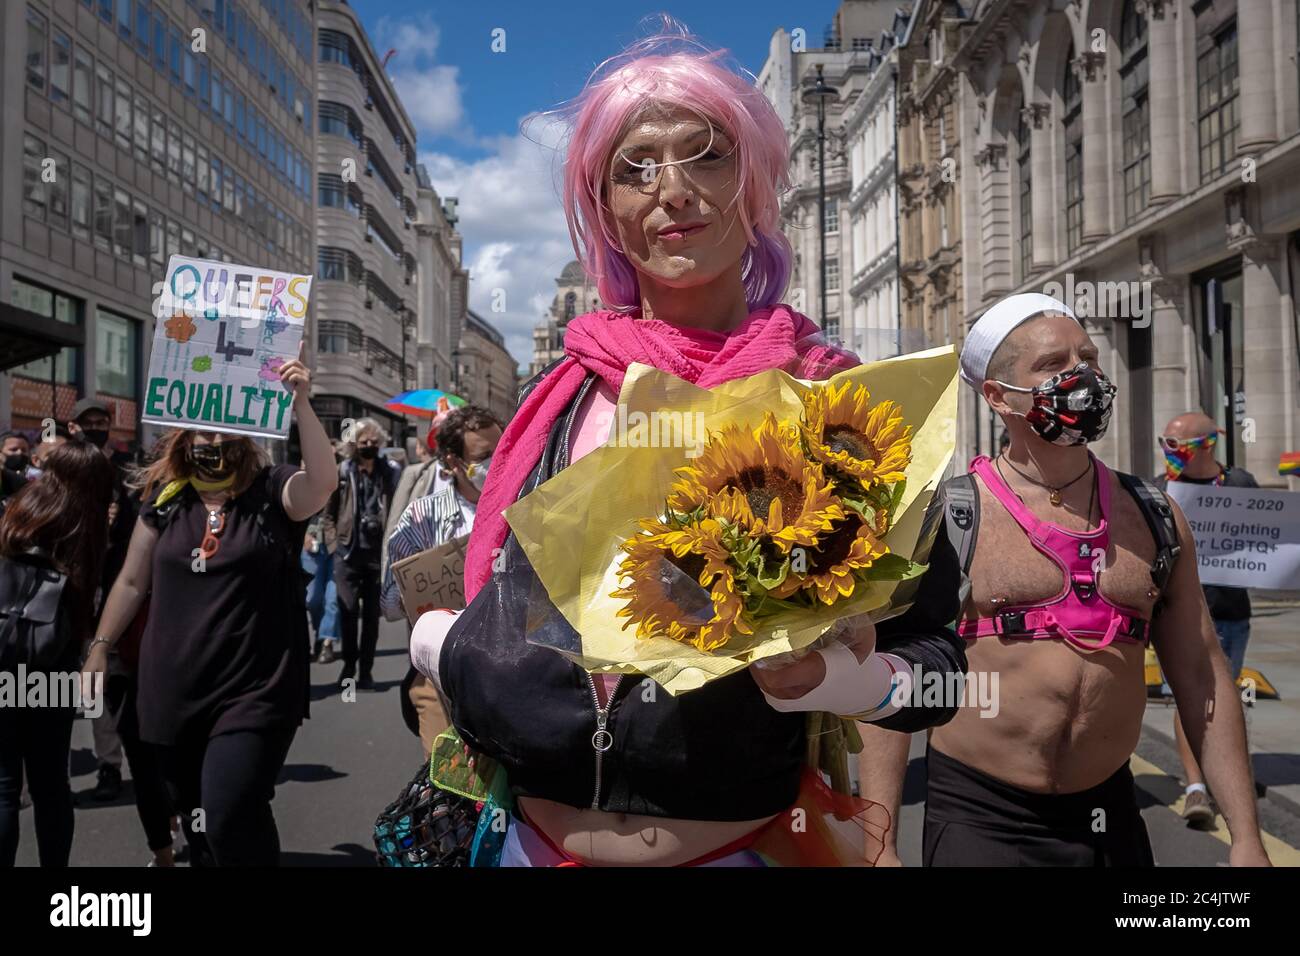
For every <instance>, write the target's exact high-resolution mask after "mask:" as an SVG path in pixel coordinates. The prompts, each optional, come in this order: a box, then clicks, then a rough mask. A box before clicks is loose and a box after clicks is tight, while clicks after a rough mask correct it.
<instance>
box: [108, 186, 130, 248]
mask: <svg viewBox="0 0 1300 956" xmlns="http://www.w3.org/2000/svg"><path fill="white" fill-rule="evenodd" d="M131 230H132V226H131V197H130V196H128V195H127V194H126V192H125V191H124V190H121V189H114V190H113V252H114V254H116V255H118V256H120V257H121V258H123V259H130V258H131V251H132V249H133V248H134V246H135V239H134V236H133V234H132V231H131Z"/></svg>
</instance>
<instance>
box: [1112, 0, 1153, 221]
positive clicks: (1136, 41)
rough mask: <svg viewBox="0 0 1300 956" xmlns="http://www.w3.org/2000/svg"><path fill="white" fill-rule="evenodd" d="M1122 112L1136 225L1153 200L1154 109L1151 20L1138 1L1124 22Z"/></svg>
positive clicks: (1129, 212) (1128, 211) (1128, 1)
mask: <svg viewBox="0 0 1300 956" xmlns="http://www.w3.org/2000/svg"><path fill="white" fill-rule="evenodd" d="M1119 45H1120V68H1119V75H1120V96H1121V102H1120V112H1121V115H1122V117H1123V119H1122V124H1123V141H1124V146H1123V149H1124V152H1123V158H1124V218H1125V221H1127V222H1132V221H1133V220H1134V219H1135V218H1136V217H1137V215H1138V213H1140V212H1142V210H1144V209H1146V207H1147V201H1148V200H1149V199H1150V196H1151V106H1150V102H1149V100H1148V98H1147V87H1148V84H1149V80H1150V64H1149V62H1148V61H1147V20H1146V17H1144V16H1141V15H1139V14H1138V12H1137V4H1136V3H1135V2H1134V0H1125V2H1124V11H1123V14H1122V15H1121V18H1120V28H1119Z"/></svg>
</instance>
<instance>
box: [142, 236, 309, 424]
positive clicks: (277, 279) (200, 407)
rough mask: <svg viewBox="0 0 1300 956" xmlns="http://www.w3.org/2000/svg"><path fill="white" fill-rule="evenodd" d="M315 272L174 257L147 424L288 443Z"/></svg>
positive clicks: (160, 311) (161, 310) (157, 334)
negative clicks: (285, 368) (294, 364)
mask: <svg viewBox="0 0 1300 956" xmlns="http://www.w3.org/2000/svg"><path fill="white" fill-rule="evenodd" d="M311 280H312V277H311V276H309V275H297V274H295V273H289V272H276V271H275V270H273V269H264V268H261V267H259V266H241V265H232V264H231V263H228V262H218V261H215V260H212V259H190V258H187V257H185V256H172V257H171V261H170V262H169V263H168V265H167V278H166V280H165V281H164V282H163V291H162V295H161V296H160V297H159V301H158V307H157V312H156V315H157V319H158V321H157V323H156V325H155V327H154V339H153V350H152V351H151V352H150V355H149V377H148V379H147V381H146V385H145V396H144V412H143V414H142V415H141V420H143V421H146V422H149V423H151V424H154V425H167V426H170V427H173V428H197V429H203V430H205V431H218V432H233V433H234V434H238V435H260V436H264V437H267V438H286V437H288V434H289V423H290V418H291V414H290V406H291V405H292V403H293V393H292V392H291V391H289V390H288V389H287V388H285V387H284V386H283V385H282V384H281V383H280V366H281V365H283V364H284V363H285V362H287V361H289V360H290V359H294V358H297V357H298V346H299V344H300V343H301V342H302V336H303V330H304V329H305V328H306V323H307V302H308V298H309V296H310V295H311Z"/></svg>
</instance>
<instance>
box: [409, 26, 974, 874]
mask: <svg viewBox="0 0 1300 956" xmlns="http://www.w3.org/2000/svg"><path fill="white" fill-rule="evenodd" d="M567 113H568V117H567V118H568V120H569V129H570V133H571V135H570V138H569V141H568V143H567V151H566V153H565V161H564V177H563V181H564V186H563V205H564V212H565V216H566V218H567V220H568V225H569V231H570V235H571V237H572V240H573V245H574V248H575V250H576V252H577V254H578V256H579V258H580V260H581V262H582V265H583V266H584V268H585V269H586V270H587V272H588V273H589V274H590V275H591V276H592V277H593V278H595V280H596V282H597V287H598V289H599V292H600V296H601V299H602V300H603V301H604V302H605V303H606V304H607V306H608V307H607V308H604V309H600V310H598V311H595V312H590V313H588V314H586V315H581V316H578V317H577V318H575V319H573V320H572V321H571V322H570V323H569V325H568V327H567V330H566V333H565V342H564V350H565V355H564V357H563V358H562V359H560V360H559V361H558V362H556V363H553V364H552V365H551V366H549V367H548V368H546V369H544V370H543V371H542V372H541V373H540V374H539V375H538V376H536V377H534V379H533V380H532V381H530V382H529V383H528V384H527V385H525V387H524V389H523V390H522V392H521V404H520V407H519V410H518V412H517V413H516V415H515V417H514V418H513V419H512V420H511V422H510V423H509V425H508V426H507V428H506V430H505V432H504V434H503V436H502V438H501V441H500V443H499V445H498V446H497V450H496V454H495V455H494V457H493V460H492V469H491V471H490V473H489V475H488V479H487V484H486V486H485V488H484V490H483V496H482V498H481V499H480V502H479V506H478V517H477V519H476V522H475V525H474V530H473V534H472V535H471V538H470V543H469V549H468V554H467V559H466V568H465V595H466V599H467V601H468V602H469V605H468V607H467V608H466V609H465V610H464V611H462V612H460V613H458V614H456V613H451V612H430V613H428V614H426V615H424V616H423V617H422V618H421V619H420V620H419V621H418V622H417V623H416V625H415V628H414V632H413V635H412V644H411V654H412V659H413V662H414V664H415V666H416V667H417V669H419V670H420V671H421V672H422V673H424V674H425V675H427V676H428V677H429V678H430V679H431V680H432V681H433V682H434V683H435V684H436V685H437V686H438V687H439V689H440V691H441V694H442V696H443V699H444V700H445V701H447V702H448V705H449V712H450V716H451V719H452V723H453V724H454V725H455V727H456V729H457V730H458V732H459V733H460V734H461V736H462V737H463V739H464V740H465V741H466V743H467V744H469V746H470V747H472V748H474V749H475V750H477V751H479V752H481V753H485V754H487V755H489V756H491V757H492V758H494V759H495V760H497V761H498V762H499V763H500V764H501V766H502V767H504V769H505V771H506V773H507V777H508V779H509V782H510V786H511V791H512V794H513V796H514V798H515V810H514V815H513V816H512V818H511V825H510V828H509V831H508V834H507V836H506V840H505V846H504V849H503V851H502V855H501V864H502V865H505V866H549V865H588V866H608V865H656V866H683V865H718V866H753V865H767V864H770V863H773V862H778V863H788V862H800V863H809V862H812V863H826V864H830V865H838V864H842V863H845V862H862V858H863V857H864V856H869V855H870V854H869V853H868V852H867V851H866V848H865V846H864V847H863V848H860V849H859V850H858V852H857V859H855V860H846V858H845V857H844V856H843V855H842V854H841V855H836V854H835V853H832V852H831V851H830V850H828V849H827V848H826V847H824V846H816V845H811V843H810V841H800V840H797V839H792V838H791V833H792V831H798V829H799V827H798V826H797V825H795V823H794V821H796V820H797V819H798V814H797V813H795V812H794V811H795V809H796V808H797V807H798V806H802V805H803V804H802V802H801V801H804V800H805V798H806V796H807V794H808V792H809V790H810V788H811V789H813V790H815V789H816V788H817V787H818V786H819V785H821V781H820V779H813V778H814V777H815V775H811V776H810V773H809V772H808V771H807V770H806V769H805V756H806V753H807V750H808V739H807V736H806V724H807V718H808V713H809V712H812V711H821V710H825V709H826V708H825V707H822V706H817V696H818V695H817V693H816V692H817V691H818V689H819V688H823V685H827V684H830V683H832V682H838V683H839V685H840V686H841V687H843V686H844V684H845V681H847V682H848V683H849V684H850V685H851V687H850V693H851V694H852V695H856V698H857V702H856V703H855V704H854V706H853V707H849V708H848V709H847V710H846V711H845V712H846V713H852V714H861V713H863V712H866V711H872V710H874V713H873V714H872V716H871V718H870V719H872V720H873V721H874V722H875V723H876V724H877V726H881V727H885V728H887V729H892V730H896V731H899V732H904V733H911V732H913V731H917V730H921V729H924V728H926V727H930V726H933V725H935V724H939V723H943V722H945V721H947V720H949V719H950V718H951V717H952V715H953V709H945V708H939V707H930V708H923V707H920V706H911V705H904V706H901V707H899V706H895V705H894V704H893V703H892V702H890V703H885V704H884V706H881V707H877V706H876V705H877V704H878V703H879V702H880V700H881V696H882V690H883V691H884V694H885V697H886V698H888V697H889V694H888V690H889V687H890V686H892V684H891V683H890V680H889V677H888V675H889V674H890V671H889V668H891V667H892V668H898V669H904V668H905V669H908V670H909V671H910V670H911V669H912V668H913V667H914V666H920V667H923V668H925V669H927V670H931V669H932V670H935V671H938V672H941V673H945V674H951V673H952V672H954V671H964V670H965V658H964V656H963V652H962V649H961V645H960V643H959V642H958V641H957V640H956V638H955V636H954V635H953V633H952V631H951V630H950V629H949V627H948V626H947V625H948V622H950V621H952V620H953V619H954V618H955V617H956V615H957V611H958V589H959V584H960V580H959V572H958V570H957V566H956V561H955V555H953V554H951V549H949V552H948V553H947V554H944V553H938V551H937V553H935V554H933V555H932V556H931V564H930V570H929V571H927V573H926V574H925V575H924V576H923V578H922V579H921V583H920V592H919V593H918V596H917V598H916V601H915V603H914V605H913V609H912V610H911V611H909V612H908V613H907V614H905V615H903V616H901V617H898V618H895V619H893V620H891V621H889V622H887V623H884V624H881V625H880V626H879V627H878V628H877V627H875V626H873V625H872V624H871V623H870V622H867V621H865V620H863V621H859V620H855V621H854V622H852V624H851V627H850V634H849V637H848V639H847V640H846V642H845V643H847V644H848V645H849V647H850V649H851V650H852V651H853V660H852V661H850V662H849V666H848V668H847V669H846V670H845V672H844V673H842V674H836V673H828V666H827V664H826V663H825V659H824V658H823V656H822V655H821V654H817V653H813V654H808V655H806V656H804V657H801V658H799V659H798V660H795V661H794V662H792V663H780V664H774V663H773V662H767V666H757V665H756V666H754V667H750V668H747V669H746V670H743V671H741V672H738V673H736V674H733V675H730V676H728V677H725V678H722V679H719V680H716V681H713V682H711V683H710V684H708V685H707V686H706V687H704V688H702V689H700V690H697V691H693V692H691V693H689V694H685V695H682V696H679V697H673V696H671V695H669V694H668V693H667V692H665V691H663V690H662V689H661V688H656V687H655V686H654V685H653V682H652V681H650V680H649V679H642V678H637V677H635V676H630V677H629V676H618V675H593V674H589V673H587V672H586V671H584V670H582V669H581V668H579V667H578V666H576V665H575V664H573V663H571V662H570V661H569V660H568V659H567V658H565V657H563V656H561V655H560V654H557V653H555V652H554V651H552V650H550V649H547V648H545V647H542V646H539V645H538V644H536V643H530V642H529V641H528V640H527V639H526V637H525V635H526V634H528V633H531V632H533V631H534V630H535V629H536V628H538V627H541V628H546V629H551V632H552V633H551V634H550V635H549V637H552V638H554V637H555V636H556V635H559V636H558V638H557V639H558V640H560V641H563V640H565V639H566V638H567V639H570V640H575V641H576V640H577V639H578V635H577V634H576V633H574V632H573V631H572V629H571V628H569V627H568V624H567V622H565V621H564V619H563V618H562V617H561V616H560V615H559V613H558V611H556V609H555V608H554V606H553V605H551V604H550V602H549V600H548V599H547V597H546V594H545V590H544V589H543V588H542V587H541V585H540V582H539V581H538V580H537V577H536V574H535V573H534V572H533V569H532V567H531V565H530V564H529V562H528V559H527V558H526V557H525V556H524V554H523V552H522V550H521V549H520V547H519V545H518V543H517V542H516V541H515V539H514V537H513V536H512V535H510V534H509V528H508V526H507V524H506V521H505V518H504V517H503V515H502V511H503V509H505V508H506V507H508V506H509V505H510V504H511V503H512V502H514V501H515V500H516V499H518V498H519V497H521V496H522V495H524V494H527V493H528V492H529V491H530V490H531V489H533V488H534V487H536V486H537V485H538V484H539V483H540V482H542V481H545V480H546V479H547V478H548V477H549V476H550V475H552V474H554V473H556V472H557V471H558V470H560V469H561V468H564V467H566V466H567V465H568V464H569V463H571V462H572V461H574V460H576V459H577V458H580V457H581V456H582V455H584V454H586V453H587V452H589V451H591V450H592V449H594V448H596V447H598V446H599V445H600V444H601V443H603V442H604V441H605V439H606V437H607V429H608V425H609V422H610V421H611V419H612V417H613V416H612V411H613V408H614V406H615V403H616V401H617V397H618V392H619V388H620V386H621V385H622V382H623V375H624V373H625V372H626V370H627V368H628V366H629V365H630V364H632V363H633V362H641V363H644V364H649V365H653V366H655V367H656V368H658V369H660V370H662V371H665V372H668V373H671V374H673V375H676V376H678V377H680V378H683V379H685V380H687V381H689V382H692V383H694V384H696V385H698V386H700V387H703V388H711V387H713V386H716V385H718V384H720V383H722V382H726V381H729V380H732V379H737V378H742V377H745V376H749V375H754V374H756V373H758V372H762V371H765V370H767V369H773V368H781V369H785V370H786V371H789V372H790V373H792V374H794V375H796V376H798V377H800V378H805V379H824V378H828V377H829V376H830V375H832V374H834V373H835V372H836V371H839V370H841V369H844V368H848V367H851V366H853V365H856V364H858V360H857V359H856V358H855V357H854V356H852V355H850V354H848V353H846V352H844V351H842V350H840V349H838V348H835V347H833V346H830V345H827V344H825V342H824V340H823V339H822V338H821V336H820V335H819V331H820V330H819V329H818V328H817V326H816V325H814V324H813V322H812V321H810V320H809V319H808V318H807V317H806V316H803V315H801V314H799V313H798V312H796V311H794V310H793V309H791V308H790V307H789V306H787V305H784V304H782V302H781V297H782V295H783V294H784V292H785V288H786V284H787V283H788V281H789V276H790V267H791V259H792V256H791V250H790V246H789V244H788V243H787V241H786V240H785V238H784V236H783V235H782V233H781V224H780V206H779V195H780V193H781V191H782V190H784V189H786V188H788V186H789V181H788V176H787V166H788V163H789V147H788V144H787V141H786V133H785V130H784V129H783V127H782V125H781V122H780V120H779V119H778V117H777V115H776V112H775V111H774V110H773V109H772V107H771V105H770V104H769V103H768V101H767V100H766V99H765V98H764V96H763V95H762V93H761V92H760V91H759V90H758V89H757V88H756V87H755V86H754V84H753V82H752V77H746V76H744V75H742V74H741V73H740V72H739V71H738V70H736V69H733V68H731V67H730V66H729V65H728V64H727V62H726V59H725V54H724V51H719V50H710V49H708V48H706V47H704V46H703V45H702V44H700V43H698V42H697V41H695V40H694V39H693V38H691V37H690V36H689V35H688V34H687V33H686V32H685V31H684V30H683V29H682V28H681V27H680V26H678V25H677V24H676V23H674V22H673V21H671V20H667V19H665V22H664V29H663V31H662V32H660V33H658V34H656V35H654V36H651V37H648V38H646V39H643V40H641V41H639V42H637V43H634V44H633V45H632V46H630V47H629V48H628V49H626V50H625V51H623V53H621V54H620V55H618V56H616V57H613V58H611V59H610V60H607V61H605V62H604V63H602V64H601V65H600V66H599V67H598V68H597V69H596V71H595V72H594V74H593V75H592V77H591V78H590V80H589V81H588V83H587V85H586V87H585V88H584V89H583V91H582V93H581V94H580V95H579V96H578V98H577V99H576V100H575V101H574V102H573V104H572V105H571V108H570V109H569V110H568V111H567ZM553 552H554V560H556V561H572V560H575V556H574V555H573V553H572V545H571V543H570V542H566V541H558V540H557V541H556V542H555V543H554V548H553ZM548 643H551V644H554V643H555V640H548ZM877 662H881V666H880V667H876V666H872V665H874V664H875V663H877ZM853 664H856V665H857V666H856V667H854V666H853ZM882 672H883V673H885V674H886V675H887V676H886V679H885V684H884V685H883V686H882V685H881V683H880V679H879V675H880V674H881V673H882ZM855 681H856V683H854V682H855ZM805 700H806V701H807V702H808V706H802V704H803V703H804V702H805ZM857 703H860V704H861V706H857ZM823 790H824V786H823ZM836 796H843V795H836ZM846 799H847V798H846ZM849 812H852V809H850V811H849ZM810 829H811V828H810ZM864 842H865V841H864Z"/></svg>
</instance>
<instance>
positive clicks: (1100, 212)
mask: <svg viewBox="0 0 1300 956" xmlns="http://www.w3.org/2000/svg"><path fill="white" fill-rule="evenodd" d="M1071 66H1072V68H1073V69H1074V70H1075V71H1076V73H1077V74H1078V76H1079V79H1080V81H1082V83H1083V241H1084V242H1094V241H1096V240H1098V239H1103V238H1105V237H1106V236H1107V235H1109V234H1110V215H1109V209H1110V187H1111V183H1113V182H1117V181H1121V180H1118V179H1117V177H1116V176H1114V175H1112V172H1111V169H1110V163H1109V161H1108V158H1107V157H1108V155H1109V154H1108V152H1107V150H1106V143H1107V141H1108V139H1109V137H1108V136H1107V135H1106V133H1107V127H1108V126H1109V123H1108V121H1107V115H1108V112H1109V111H1108V110H1107V108H1106V107H1107V103H1106V54H1104V53H1097V52H1094V51H1092V50H1085V51H1084V52H1083V53H1081V54H1079V56H1078V57H1076V58H1075V61H1074V63H1073V64H1071Z"/></svg>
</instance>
